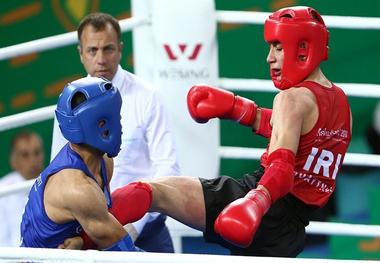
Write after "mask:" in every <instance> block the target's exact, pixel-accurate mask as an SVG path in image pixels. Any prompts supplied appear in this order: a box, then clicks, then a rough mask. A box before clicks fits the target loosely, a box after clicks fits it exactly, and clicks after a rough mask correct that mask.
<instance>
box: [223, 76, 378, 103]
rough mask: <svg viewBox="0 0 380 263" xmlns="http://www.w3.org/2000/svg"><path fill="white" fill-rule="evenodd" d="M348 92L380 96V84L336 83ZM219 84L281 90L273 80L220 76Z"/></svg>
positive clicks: (358, 95) (233, 87)
mask: <svg viewBox="0 0 380 263" xmlns="http://www.w3.org/2000/svg"><path fill="white" fill-rule="evenodd" d="M334 84H335V85H337V86H338V87H340V88H342V90H343V91H344V92H345V93H346V95H347V96H354V97H364V98H380V85H378V84H362V83H334ZM218 85H219V86H220V87H222V88H225V89H228V90H231V91H263V92H279V90H278V89H276V88H275V87H274V86H273V82H272V80H263V79H239V78H233V79H231V78H219V80H218Z"/></svg>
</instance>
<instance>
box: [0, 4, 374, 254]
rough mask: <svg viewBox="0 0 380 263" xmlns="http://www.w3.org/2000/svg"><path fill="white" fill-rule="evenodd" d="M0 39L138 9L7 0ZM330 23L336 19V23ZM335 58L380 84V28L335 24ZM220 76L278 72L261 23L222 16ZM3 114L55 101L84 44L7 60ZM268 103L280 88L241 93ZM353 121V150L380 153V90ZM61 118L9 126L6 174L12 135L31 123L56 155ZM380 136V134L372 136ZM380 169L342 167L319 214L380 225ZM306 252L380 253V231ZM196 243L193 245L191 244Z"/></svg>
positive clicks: (342, 73) (314, 242)
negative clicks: (378, 130)
mask: <svg viewBox="0 0 380 263" xmlns="http://www.w3.org/2000/svg"><path fill="white" fill-rule="evenodd" d="M215 5H216V9H217V10H241V11H263V12H273V11H275V10H277V9H279V8H282V7H286V6H293V5H308V6H312V7H314V8H315V9H317V11H319V13H320V14H322V16H323V15H337V16H363V17H379V12H378V10H379V2H378V0H367V1H362V2H359V1H354V0H346V1H341V0H318V1H316V0H314V1H310V0H309V1H306V0H256V1H249V0H239V1H230V0H215ZM0 7H1V8H0V48H2V47H7V46H11V45H15V44H20V43H23V42H26V41H31V40H36V39H40V38H44V37H48V36H53V35H58V34H62V33H66V32H71V31H75V30H76V26H77V25H78V23H79V21H80V20H81V19H82V18H83V17H84V16H86V15H87V14H89V13H92V12H97V11H101V12H105V13H109V14H111V15H113V16H114V17H116V18H117V19H119V20H120V19H125V18H128V17H130V16H131V9H130V1H127V0H107V1H105V0H94V1H87V0H14V1H1V3H0ZM327 27H328V25H327ZM329 31H330V43H329V47H330V57H329V60H328V61H327V62H323V63H322V65H321V68H322V70H323V72H324V74H325V75H326V76H327V78H328V79H330V80H331V81H333V82H335V83H373V84H380V77H379V76H380V75H379V73H378V69H377V66H378V63H379V61H380V49H379V45H380V32H379V30H349V29H329ZM122 41H123V42H124V49H123V58H122V61H121V65H122V67H123V68H124V69H126V70H129V71H131V72H133V53H132V33H131V32H127V33H123V35H122ZM218 45H219V75H220V77H226V78H256V79H270V78H269V68H268V64H267V62H266V56H267V53H268V45H267V44H266V43H265V41H264V38H263V26H262V25H239V24H226V23H221V24H218ZM0 72H1V76H2V81H1V83H2V84H1V96H0V117H4V116H9V115H13V114H16V113H21V112H25V111H28V110H32V109H36V108H40V107H44V106H50V105H53V104H56V102H57V99H58V96H59V94H60V92H61V91H62V89H63V87H64V86H65V84H66V83H68V82H70V81H72V80H74V79H77V78H80V77H84V76H85V75H86V72H85V71H84V69H83V66H82V64H81V63H80V60H79V56H78V51H77V49H76V45H71V46H67V47H63V48H58V49H55V50H51V51H45V52H42V53H34V54H30V55H26V56H21V57H16V58H13V59H9V60H3V61H0ZM237 94H239V95H241V96H245V97H247V98H250V99H252V100H255V101H256V102H257V103H258V104H259V106H262V107H269V108H271V107H272V100H273V97H274V95H275V94H274V93H265V92H240V93H237ZM349 101H350V104H351V109H352V114H353V119H354V128H353V138H352V142H351V145H350V147H349V152H351V153H377V152H376V151H375V150H374V149H375V148H376V146H377V147H379V146H380V141H379V140H376V139H373V140H369V136H368V131H369V130H370V129H371V127H372V124H373V114H374V111H375V107H376V105H377V102H378V99H370V98H355V97H349ZM220 125H221V145H222V146H241V147H255V148H264V147H265V146H266V143H267V141H266V140H265V139H262V138H259V137H258V136H252V133H251V132H250V130H249V129H247V128H244V127H241V126H239V125H236V124H235V123H232V122H228V121H222V122H220ZM52 128H53V120H52V119H51V120H48V121H43V122H39V123H35V124H32V125H28V126H25V127H22V128H17V129H12V130H8V131H3V132H1V136H0V145H1V150H0V160H1V162H0V171H1V173H0V177H1V176H3V175H5V174H7V173H8V172H10V171H11V168H10V166H9V161H8V159H9V142H10V140H11V138H12V136H13V135H14V134H15V133H16V132H18V131H20V130H23V129H31V130H34V131H36V132H38V133H39V134H40V135H41V136H42V138H43V140H44V148H45V152H46V158H45V159H46V161H45V166H46V165H47V164H48V160H49V159H50V158H49V156H50V148H51V136H52ZM371 138H373V137H371ZM258 165H259V163H258V162H257V161H251V160H225V159H223V160H222V161H221V166H220V174H226V175H230V176H232V177H236V178H238V177H241V176H242V175H243V174H244V173H251V172H252V171H253V170H255V169H256V168H257V167H258ZM379 197H380V170H379V169H368V168H364V167H349V166H346V167H344V168H343V169H342V172H341V173H340V175H339V177H338V179H337V188H336V192H335V193H334V195H333V198H332V199H331V200H330V202H329V204H328V205H327V206H326V207H325V209H324V210H323V211H321V212H320V214H319V215H317V216H316V218H315V220H323V221H325V220H328V221H338V222H351V223H364V224H380V205H379V204H378V201H377V200H379ZM307 248H308V249H306V250H305V252H304V253H302V254H301V256H303V257H321V258H326V257H329V258H340V259H343V258H347V259H380V239H377V238H360V237H339V236H330V237H325V236H320V237H318V236H313V237H310V238H309V237H308V247H307ZM186 251H187V252H193V251H191V248H188V250H186V248H185V249H184V252H186Z"/></svg>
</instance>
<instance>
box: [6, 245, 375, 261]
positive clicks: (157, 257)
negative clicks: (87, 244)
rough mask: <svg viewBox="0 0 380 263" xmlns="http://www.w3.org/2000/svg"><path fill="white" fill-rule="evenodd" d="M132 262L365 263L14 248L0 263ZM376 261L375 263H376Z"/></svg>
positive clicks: (7, 251) (309, 259)
mask: <svg viewBox="0 0 380 263" xmlns="http://www.w3.org/2000/svg"><path fill="white" fill-rule="evenodd" d="M1 260H7V261H6V262H26V261H28V262H78V263H79V262H83V263H85V262H86V263H100V262H133V263H146V262H157V263H194V262H199V263H205V262H218V263H230V262H231V261H234V262H235V261H236V262H239V263H251V262H255V261H260V262H263V263H269V262H278V263H294V262H296V263H298V262H299V263H301V262H306V263H321V262H323V263H363V262H364V261H360V260H339V259H312V258H280V257H276V258H274V257H253V256H233V258H231V256H229V255H201V254H186V256H184V255H183V254H175V253H152V252H146V253H134V252H121V251H120V252H115V251H97V250H86V251H83V250H64V249H48V248H25V247H21V248H15V247H7V248H5V247H0V262H1ZM373 262H374V261H373Z"/></svg>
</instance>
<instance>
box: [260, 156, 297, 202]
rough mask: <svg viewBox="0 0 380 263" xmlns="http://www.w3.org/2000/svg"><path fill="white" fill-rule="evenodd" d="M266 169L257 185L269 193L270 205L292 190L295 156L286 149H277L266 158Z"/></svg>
mask: <svg viewBox="0 0 380 263" xmlns="http://www.w3.org/2000/svg"><path fill="white" fill-rule="evenodd" d="M267 163H268V167H267V168H266V170H265V173H264V175H263V177H262V178H261V180H260V181H259V184H260V185H262V186H264V187H265V188H266V189H267V190H268V191H269V193H270V196H271V198H272V204H273V203H274V202H276V200H277V199H279V198H282V197H284V196H285V195H286V194H287V193H289V191H290V190H291V189H292V186H293V181H294V165H295V154H294V153H293V152H292V151H291V150H288V149H282V148H281V149H277V150H275V151H274V152H272V153H271V154H270V155H269V156H268V162H267Z"/></svg>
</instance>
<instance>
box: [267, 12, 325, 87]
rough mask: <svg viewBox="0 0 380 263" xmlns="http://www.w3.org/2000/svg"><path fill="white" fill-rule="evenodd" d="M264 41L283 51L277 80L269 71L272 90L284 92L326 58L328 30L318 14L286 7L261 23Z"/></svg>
mask: <svg viewBox="0 0 380 263" xmlns="http://www.w3.org/2000/svg"><path fill="white" fill-rule="evenodd" d="M264 38H265V41H266V42H268V43H273V42H276V41H279V42H280V43H281V44H282V47H283V49H284V63H283V66H282V75H281V81H280V82H279V81H277V77H276V76H275V74H274V72H272V71H271V76H272V80H273V82H274V85H275V86H276V88H279V89H282V90H284V89H288V88H291V87H293V86H294V85H295V84H298V83H299V82H301V81H302V80H304V79H305V78H306V77H307V76H308V75H309V74H310V73H311V72H312V71H313V70H314V69H315V68H316V67H317V66H318V65H319V64H320V63H321V62H322V61H323V60H327V58H328V55H329V48H328V46H327V45H328V42H329V31H328V30H327V29H326V25H325V23H324V21H323V19H322V17H321V15H320V14H319V13H318V12H317V11H316V10H314V9H313V8H311V7H306V6H297V7H288V8H283V9H280V10H278V11H276V12H275V13H274V14H272V15H270V16H269V18H268V19H267V20H266V21H265V26H264Z"/></svg>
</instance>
